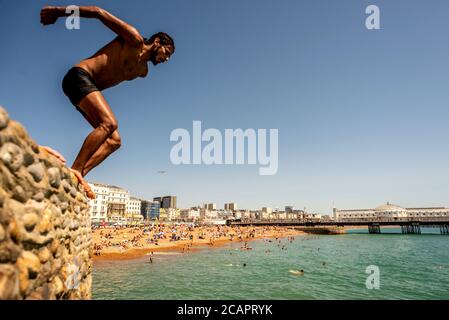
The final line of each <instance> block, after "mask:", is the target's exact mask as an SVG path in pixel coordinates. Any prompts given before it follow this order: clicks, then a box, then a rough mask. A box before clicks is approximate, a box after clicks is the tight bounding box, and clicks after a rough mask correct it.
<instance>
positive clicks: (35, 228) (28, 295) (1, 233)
mask: <svg viewBox="0 0 449 320" xmlns="http://www.w3.org/2000/svg"><path fill="white" fill-rule="evenodd" d="M91 243H92V240H91V229H90V218H89V206H88V201H87V198H86V196H85V194H84V191H83V190H82V188H81V186H79V185H78V183H77V180H76V178H75V177H74V176H73V175H72V174H71V173H70V171H69V170H68V169H67V168H66V167H64V166H62V165H61V164H60V163H59V162H58V160H57V159H56V158H54V157H53V156H51V155H49V154H48V153H47V152H46V151H45V150H41V149H40V148H39V147H38V145H37V144H36V143H35V142H34V141H33V140H32V139H30V138H29V136H28V134H27V133H26V131H25V129H24V128H23V127H22V126H21V125H20V124H19V123H17V122H15V121H12V120H10V119H9V116H8V113H7V112H6V110H5V109H4V108H2V107H0V300H5V299H90V298H91V283H92V251H91Z"/></svg>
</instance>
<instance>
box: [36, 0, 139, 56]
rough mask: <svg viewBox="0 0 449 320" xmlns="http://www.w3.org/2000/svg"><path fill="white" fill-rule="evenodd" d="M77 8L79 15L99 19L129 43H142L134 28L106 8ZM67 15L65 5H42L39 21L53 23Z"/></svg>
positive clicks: (45, 23)
mask: <svg viewBox="0 0 449 320" xmlns="http://www.w3.org/2000/svg"><path fill="white" fill-rule="evenodd" d="M78 8H79V13H80V16H81V17H83V18H96V19H98V20H100V21H101V22H103V24H104V25H106V26H107V27H108V28H109V29H111V30H112V31H114V32H115V33H116V34H118V35H119V36H120V37H122V38H123V39H125V41H126V42H128V43H129V44H131V45H133V46H136V47H137V46H141V45H142V44H143V43H144V39H143V37H142V35H141V34H140V33H139V31H137V29H136V28H134V27H133V26H131V25H129V24H127V23H126V22H124V21H122V20H120V19H119V18H117V17H115V16H113V15H112V14H110V13H109V12H107V11H106V10H104V9H102V8H99V7H95V6H82V7H78ZM69 15H71V13H66V7H44V8H43V9H42V10H41V23H42V24H43V25H48V24H53V23H55V22H56V20H58V18H59V17H65V16H69Z"/></svg>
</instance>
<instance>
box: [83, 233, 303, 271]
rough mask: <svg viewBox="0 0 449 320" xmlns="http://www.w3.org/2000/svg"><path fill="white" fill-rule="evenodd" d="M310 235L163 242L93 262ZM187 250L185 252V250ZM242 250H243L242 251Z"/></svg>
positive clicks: (109, 253)
mask: <svg viewBox="0 0 449 320" xmlns="http://www.w3.org/2000/svg"><path fill="white" fill-rule="evenodd" d="M308 234H310V233H307V232H304V231H299V230H294V229H290V228H285V230H279V231H276V232H269V233H267V234H260V235H255V236H254V237H245V238H243V239H237V238H236V239H233V240H230V239H228V238H227V237H221V238H218V239H215V240H213V242H212V244H211V243H210V240H207V239H195V240H193V241H192V240H180V241H174V242H163V243H160V244H159V245H154V244H151V245H146V246H144V247H133V248H129V249H124V250H119V249H116V248H113V249H112V248H109V250H107V251H104V252H102V253H101V255H93V257H92V260H93V262H94V263H95V262H99V261H119V260H133V259H139V258H142V257H145V256H149V255H151V253H152V252H154V253H161V252H164V253H166V252H174V253H190V252H196V251H199V250H203V249H206V248H220V247H223V246H224V245H226V244H228V243H242V245H243V244H245V243H250V242H251V241H254V240H262V239H273V238H287V237H292V236H298V235H308ZM186 248H188V250H187V251H185V249H186ZM243 250H244V249H243Z"/></svg>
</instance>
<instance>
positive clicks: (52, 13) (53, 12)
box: [41, 6, 61, 26]
mask: <svg viewBox="0 0 449 320" xmlns="http://www.w3.org/2000/svg"><path fill="white" fill-rule="evenodd" d="M60 11H61V10H60V9H59V8H57V7H48V6H47V7H44V8H42V10H41V23H42V24H43V25H44V26H46V25H49V24H53V23H55V22H56V20H58V18H59V17H60V16H61V14H60Z"/></svg>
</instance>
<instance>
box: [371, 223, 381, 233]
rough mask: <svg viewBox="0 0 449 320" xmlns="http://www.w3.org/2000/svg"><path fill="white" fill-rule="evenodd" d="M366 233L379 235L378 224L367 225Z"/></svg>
mask: <svg viewBox="0 0 449 320" xmlns="http://www.w3.org/2000/svg"><path fill="white" fill-rule="evenodd" d="M368 232H369V233H370V234H380V233H381V232H380V225H379V224H378V223H373V224H369V225H368Z"/></svg>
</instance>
